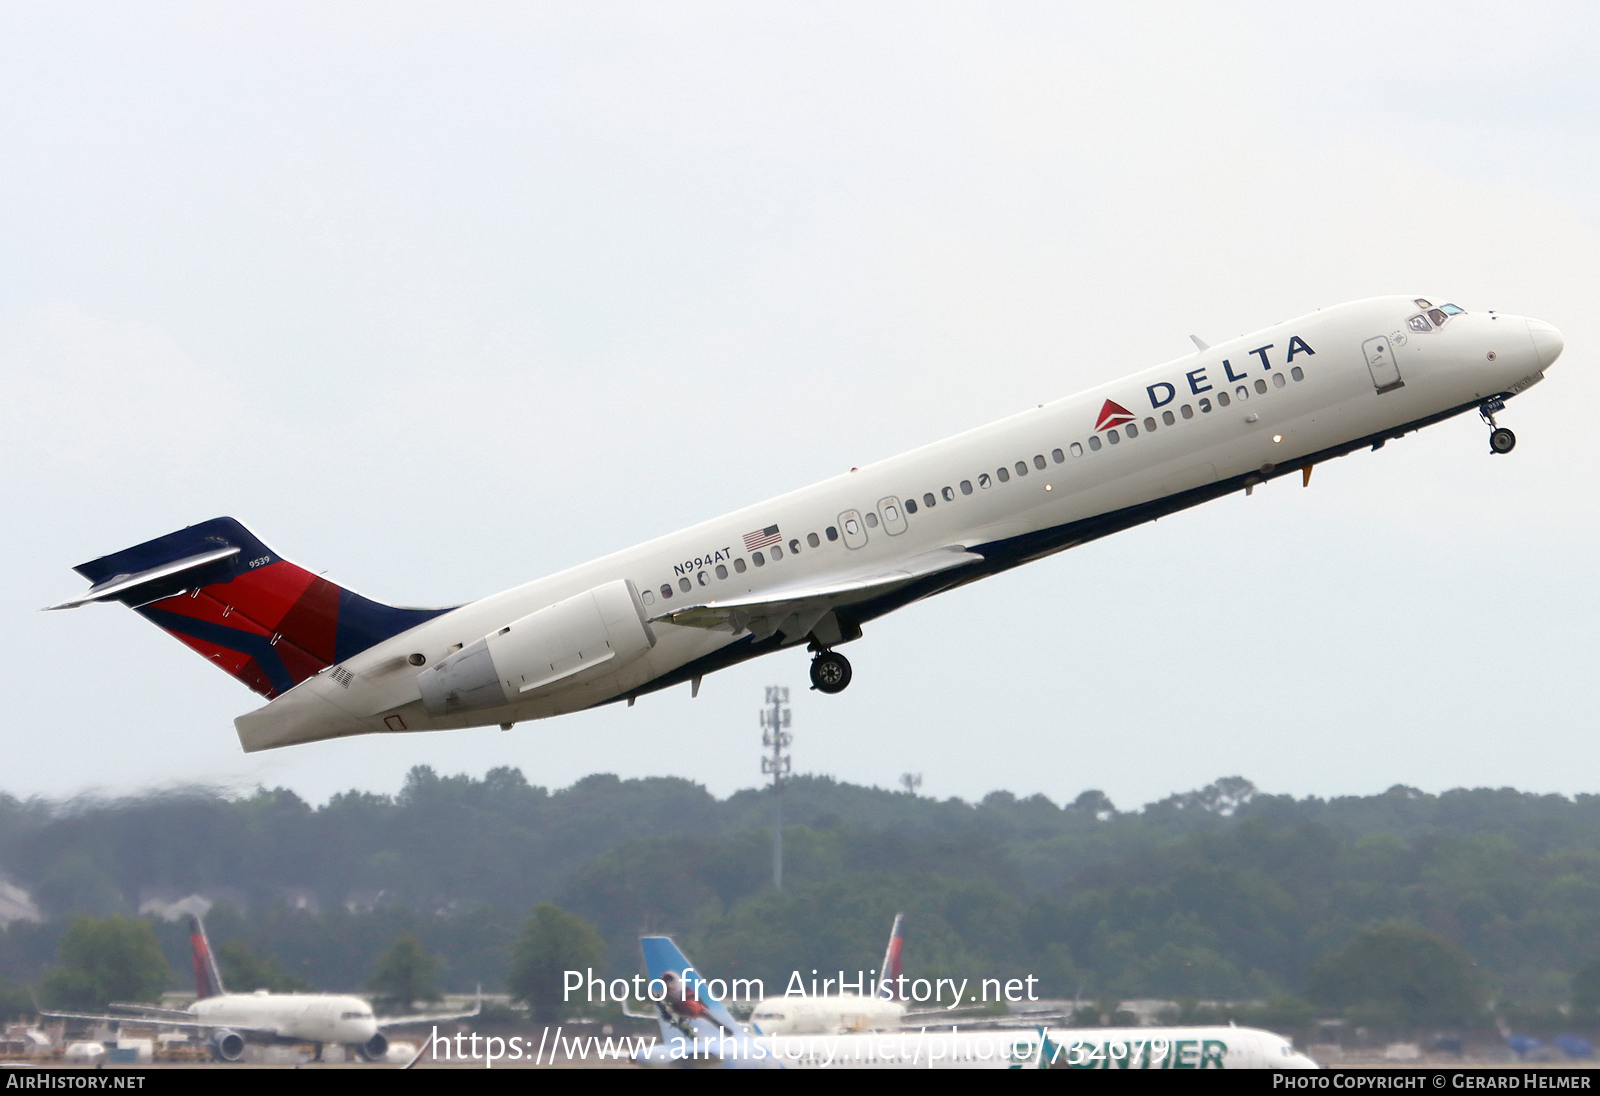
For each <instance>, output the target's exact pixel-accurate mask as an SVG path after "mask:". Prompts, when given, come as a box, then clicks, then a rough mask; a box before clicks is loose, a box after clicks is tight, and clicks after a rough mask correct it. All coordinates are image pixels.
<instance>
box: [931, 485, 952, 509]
mask: <svg viewBox="0 0 1600 1096" xmlns="http://www.w3.org/2000/svg"><path fill="white" fill-rule="evenodd" d="M939 494H941V495H943V496H944V501H946V502H954V501H956V489H955V488H954V487H941V488H940V489H939ZM930 505H931V503H930Z"/></svg>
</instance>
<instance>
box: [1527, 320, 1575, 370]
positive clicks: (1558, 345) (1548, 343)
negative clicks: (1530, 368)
mask: <svg viewBox="0 0 1600 1096" xmlns="http://www.w3.org/2000/svg"><path fill="white" fill-rule="evenodd" d="M1528 335H1529V337H1530V338H1532V339H1533V349H1534V352H1535V353H1537V354H1538V355H1539V366H1540V368H1542V369H1549V368H1550V366H1551V364H1552V363H1554V362H1555V360H1556V359H1557V358H1559V357H1561V351H1562V350H1563V349H1564V348H1565V347H1566V345H1567V343H1566V340H1565V339H1563V338H1562V337H1561V332H1560V331H1558V330H1556V327H1555V325H1554V324H1548V323H1545V322H1544V321H1543V320H1529V321H1528Z"/></svg>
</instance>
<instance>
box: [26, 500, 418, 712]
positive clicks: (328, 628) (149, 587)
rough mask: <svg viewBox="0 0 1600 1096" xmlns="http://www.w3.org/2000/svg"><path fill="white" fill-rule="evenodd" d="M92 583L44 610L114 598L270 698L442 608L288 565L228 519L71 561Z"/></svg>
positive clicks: (214, 520) (244, 529)
mask: <svg viewBox="0 0 1600 1096" xmlns="http://www.w3.org/2000/svg"><path fill="white" fill-rule="evenodd" d="M73 570H75V571H77V572H78V574H80V575H82V576H83V577H84V578H86V579H88V580H89V581H90V582H91V583H92V584H93V585H91V586H90V587H89V591H88V592H87V593H86V594H84V595H83V596H81V597H77V598H73V599H71V600H69V601H64V602H62V603H60V604H59V605H52V606H50V608H52V609H71V608H75V607H77V606H79V605H87V604H89V603H90V602H92V601H120V602H121V603H122V604H124V605H126V606H128V607H129V608H131V609H133V610H134V611H135V612H137V613H138V614H139V615H140V616H142V617H144V618H145V619H147V620H150V621H152V622H153V623H155V624H156V625H157V626H158V627H160V628H161V629H162V630H164V631H166V632H168V633H170V634H171V635H173V636H175V637H177V639H178V640H179V641H180V642H182V643H184V644H185V645H187V646H188V647H190V648H192V649H193V650H195V651H197V652H199V653H200V654H201V655H202V656H203V657H205V659H206V660H207V661H209V662H214V663H215V664H217V665H218V666H221V667H222V668H223V669H224V670H226V671H227V672H228V673H230V674H232V675H233V676H234V677H236V678H238V679H239V680H240V681H242V682H244V683H245V684H246V685H248V686H249V687H250V688H251V689H252V690H253V691H255V692H257V693H259V694H261V695H262V696H264V697H266V698H267V699H268V700H271V699H273V698H274V697H276V696H279V695H280V694H282V693H285V692H288V691H289V690H290V689H292V688H294V686H296V685H298V684H300V682H302V681H304V680H305V679H306V678H308V677H311V676H312V675H313V674H316V673H317V672H319V671H321V670H325V669H327V668H328V667H329V666H332V665H335V664H337V663H339V662H343V661H344V660H345V659H347V658H349V657H351V656H352V655H355V654H359V653H360V652H362V651H364V650H366V649H367V648H368V647H371V646H373V645H374V644H377V643H381V642H382V641H383V640H385V639H388V638H389V637H390V636H395V635H399V634H400V633H401V632H404V631H406V630H407V629H410V628H414V627H415V626H416V625H418V624H421V623H422V622H423V621H425V620H428V619H430V618H432V617H435V616H438V615H439V614H440V613H443V612H447V611H448V610H446V609H401V608H397V607H395V606H393V605H385V604H383V603H382V602H378V601H372V600H370V599H369V598H364V597H362V596H361V595H360V594H356V593H352V592H351V591H349V590H346V589H344V588H343V587H342V586H337V585H335V584H334V583H331V582H329V581H328V580H327V579H324V578H320V577H318V576H317V575H314V574H312V573H311V572H310V571H307V570H306V569H305V568H303V567H299V566H296V565H295V564H293V563H290V562H289V561H288V560H286V559H284V558H282V557H281V556H279V555H278V554H277V553H276V552H274V551H273V550H272V549H271V548H268V547H267V546H266V545H265V544H263V543H262V542H261V540H260V539H259V538H258V537H257V536H256V535H255V534H254V533H252V532H250V530H248V529H246V528H245V527H244V526H243V525H242V524H241V523H239V522H238V521H235V520H234V519H233V518H212V519H211V520H210V521H205V522H201V523H200V524H199V525H191V526H189V527H188V528H187V529H180V530H178V531H177V532H175V533H168V534H167V535H166V536H163V537H157V538H156V539H154V540H148V541H145V542H144V543H143V544H136V545H134V546H133V547H132V548H124V549H123V550H122V551H120V552H113V553H112V554H111V555H108V556H102V557H100V558H99V559H95V560H90V561H89V562H88V563H83V564H79V565H78V566H77V567H74V568H73Z"/></svg>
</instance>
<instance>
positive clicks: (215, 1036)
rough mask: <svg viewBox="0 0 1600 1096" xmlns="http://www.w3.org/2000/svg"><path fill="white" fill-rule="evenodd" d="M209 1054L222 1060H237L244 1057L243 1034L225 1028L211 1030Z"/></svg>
mask: <svg viewBox="0 0 1600 1096" xmlns="http://www.w3.org/2000/svg"><path fill="white" fill-rule="evenodd" d="M211 1056H212V1057H213V1058H216V1059H217V1060H218V1061H222V1062H237V1061H238V1060H239V1059H241V1058H243V1057H244V1036H243V1035H240V1034H239V1033H238V1032H237V1031H229V1030H228V1029H227V1028H219V1029H218V1030H216V1031H213V1032H212V1033H211Z"/></svg>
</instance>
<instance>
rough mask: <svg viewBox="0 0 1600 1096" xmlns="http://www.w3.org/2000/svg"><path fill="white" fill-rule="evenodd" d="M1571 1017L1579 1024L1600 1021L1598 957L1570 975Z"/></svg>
mask: <svg viewBox="0 0 1600 1096" xmlns="http://www.w3.org/2000/svg"><path fill="white" fill-rule="evenodd" d="M1572 1018H1573V1019H1574V1020H1576V1021H1577V1022H1578V1023H1580V1024H1591V1025H1592V1024H1596V1023H1600V959H1591V960H1589V961H1588V962H1587V963H1585V964H1583V966H1581V967H1579V968H1578V969H1577V971H1576V972H1574V973H1573V975H1572Z"/></svg>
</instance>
